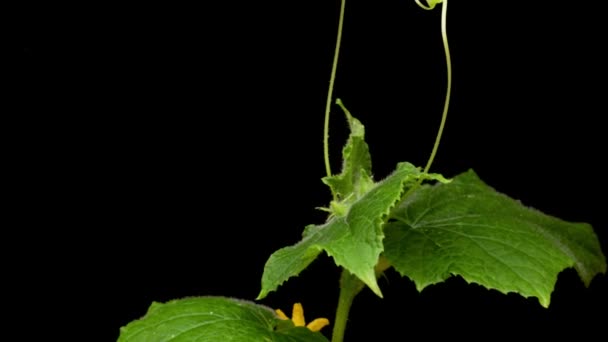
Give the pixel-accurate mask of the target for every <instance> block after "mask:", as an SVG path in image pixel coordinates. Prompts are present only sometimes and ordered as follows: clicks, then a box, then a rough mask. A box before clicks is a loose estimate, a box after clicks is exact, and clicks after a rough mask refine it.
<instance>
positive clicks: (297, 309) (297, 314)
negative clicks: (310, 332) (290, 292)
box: [291, 303, 306, 327]
mask: <svg viewBox="0 0 608 342" xmlns="http://www.w3.org/2000/svg"><path fill="white" fill-rule="evenodd" d="M291 320H292V321H293V325H295V326H296V327H303V326H305V325H306V322H305V321H304V308H302V304H300V303H295V304H294V305H293V311H292V313H291Z"/></svg>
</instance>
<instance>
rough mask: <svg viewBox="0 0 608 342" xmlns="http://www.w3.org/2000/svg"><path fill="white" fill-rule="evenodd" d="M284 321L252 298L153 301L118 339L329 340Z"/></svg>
mask: <svg viewBox="0 0 608 342" xmlns="http://www.w3.org/2000/svg"><path fill="white" fill-rule="evenodd" d="M285 323H288V321H283V320H280V319H279V318H278V317H277V316H276V314H275V313H274V312H273V311H272V310H271V309H269V308H267V307H265V306H262V305H257V304H255V303H252V302H248V301H242V300H237V299H230V298H224V297H197V298H186V299H180V300H174V301H170V302H168V303H165V304H160V303H153V304H152V305H151V306H150V309H149V310H148V313H147V314H146V316H145V317H143V318H142V319H140V320H137V321H133V322H131V323H129V324H128V325H127V326H125V327H123V328H121V329H120V337H119V338H118V342H161V341H162V342H189V341H192V342H194V341H199V342H206V341H209V342H211V341H214V342H215V341H222V342H251V341H260V342H263V341H273V342H328V340H327V339H326V338H325V337H324V336H323V335H321V334H320V333H317V332H312V331H310V330H308V329H306V328H304V327H294V326H293V324H285Z"/></svg>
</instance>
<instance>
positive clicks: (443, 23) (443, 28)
mask: <svg viewBox="0 0 608 342" xmlns="http://www.w3.org/2000/svg"><path fill="white" fill-rule="evenodd" d="M447 15H448V0H443V8H442V9H441V37H442V39H443V49H444V50H445V60H446V64H447V73H448V80H447V83H448V87H447V90H446V94H445V102H444V104H443V114H442V116H441V124H439V132H437V137H436V138H435V145H433V151H432V152H431V156H430V157H429V160H428V161H427V163H426V166H425V167H424V173H427V172H429V169H430V168H431V164H433V160H434V159H435V155H436V154H437V149H438V148H439V142H440V141H441V136H442V134H443V128H444V126H445V121H446V118H447V117H448V108H449V107H450V94H451V92H452V59H451V57H450V47H449V45H448V34H447V28H446V27H447Z"/></svg>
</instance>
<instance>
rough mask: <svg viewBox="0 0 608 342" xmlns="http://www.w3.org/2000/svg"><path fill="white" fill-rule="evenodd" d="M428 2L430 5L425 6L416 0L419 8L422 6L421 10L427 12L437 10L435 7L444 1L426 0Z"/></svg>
mask: <svg viewBox="0 0 608 342" xmlns="http://www.w3.org/2000/svg"><path fill="white" fill-rule="evenodd" d="M426 2H427V3H428V5H424V4H423V3H421V2H420V0H416V3H417V4H418V6H420V8H422V9H425V10H427V11H430V10H432V9H433V8H435V6H437V4H440V3H442V2H443V0H426Z"/></svg>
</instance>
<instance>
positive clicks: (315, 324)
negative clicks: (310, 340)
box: [306, 318, 329, 331]
mask: <svg viewBox="0 0 608 342" xmlns="http://www.w3.org/2000/svg"><path fill="white" fill-rule="evenodd" d="M327 325H329V320H328V319H327V318H317V319H315V320H314V321H312V322H310V323H308V325H307V326H306V327H307V328H308V329H309V330H311V331H320V330H321V329H323V327H325V326H327Z"/></svg>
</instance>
